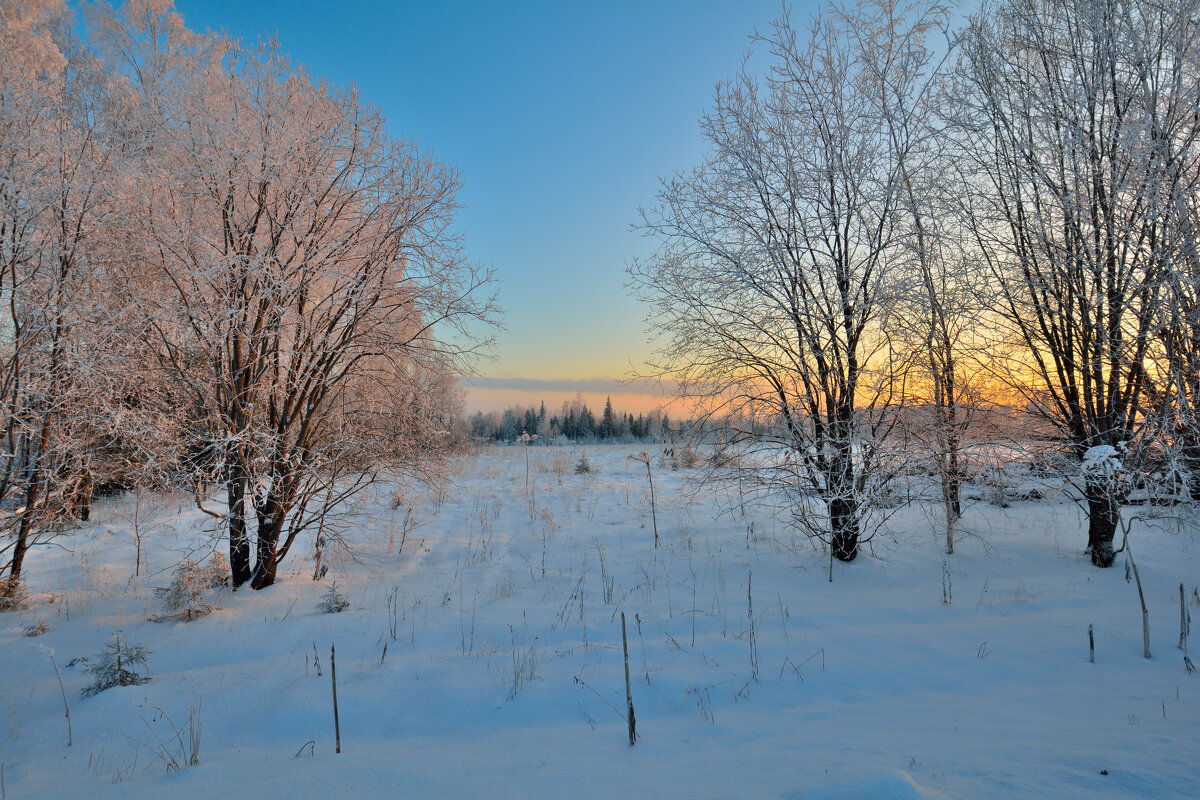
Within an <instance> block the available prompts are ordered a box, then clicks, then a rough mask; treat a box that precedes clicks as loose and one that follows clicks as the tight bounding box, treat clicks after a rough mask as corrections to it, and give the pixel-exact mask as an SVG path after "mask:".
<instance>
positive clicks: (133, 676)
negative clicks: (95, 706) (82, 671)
mask: <svg viewBox="0 0 1200 800" xmlns="http://www.w3.org/2000/svg"><path fill="white" fill-rule="evenodd" d="M148 655H150V651H149V650H147V649H146V647H145V646H143V645H140V644H130V643H129V641H128V640H127V639H126V638H125V634H124V632H122V631H121V630H120V629H117V630H115V631H113V635H112V639H111V640H109V642H108V644H106V645H105V646H104V652H103V653H101V654H100V658H99V660H98V661H97V662H96V665H95V666H93V667H90V668H89V670H88V671H89V672H91V673H92V674H93V675H95V676H96V677H95V680H93V681H92V684H91V686H88V687H87V688H85V689H84V690H83V696H84V697H89V696H91V695H94V694H99V693H100V692H103V691H104V690H106V689H111V688H113V687H114V686H140V685H141V684H143V683H148V682H149V681H150V676H149V675H143V674H142V670H143V669H145V668H146V656H148Z"/></svg>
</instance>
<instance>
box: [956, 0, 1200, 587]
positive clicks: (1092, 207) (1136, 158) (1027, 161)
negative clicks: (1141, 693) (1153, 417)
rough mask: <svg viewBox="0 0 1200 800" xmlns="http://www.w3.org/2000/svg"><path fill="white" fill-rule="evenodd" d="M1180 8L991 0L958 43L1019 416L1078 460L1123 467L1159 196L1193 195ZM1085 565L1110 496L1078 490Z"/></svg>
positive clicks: (1190, 50) (1113, 513)
mask: <svg viewBox="0 0 1200 800" xmlns="http://www.w3.org/2000/svg"><path fill="white" fill-rule="evenodd" d="M1197 34H1198V29H1197V21H1196V5H1195V3H1193V2H1190V0H1180V1H1179V2H1174V1H1173V0H1167V2H1158V1H1157V0H1154V1H1153V2H1151V1H1150V0H1146V1H1145V2H1125V1H1123V0H1100V1H1099V2H1097V1H1096V0H1086V1H1085V0H1008V1H1007V2H1002V3H999V4H997V5H996V6H989V7H988V8H986V9H984V10H982V11H981V12H979V13H978V14H977V15H976V16H975V17H974V18H973V19H972V22H971V24H970V26H969V28H968V29H967V31H966V33H965V35H964V37H963V48H964V49H963V59H962V64H961V67H962V68H961V70H960V75H961V79H962V87H963V92H962V94H961V95H960V97H959V98H958V99H959V101H960V103H961V108H962V114H961V116H960V117H959V120H960V122H961V123H962V126H961V130H962V131H963V132H964V134H965V136H966V137H967V138H966V145H967V146H966V147H965V148H964V153H968V154H972V155H973V156H974V167H975V174H974V180H975V181H976V183H975V187H976V190H977V191H976V192H975V193H974V195H973V200H972V203H973V207H972V212H973V215H972V219H973V226H974V234H975V236H976V237H977V240H978V242H979V245H980V249H981V251H982V253H983V254H984V256H985V257H986V258H987V259H988V263H989V266H990V270H991V272H992V274H993V276H994V278H995V281H996V282H997V285H998V288H999V291H1000V292H1001V295H1002V298H1003V315H1004V317H1005V319H1006V321H1007V324H1008V325H1009V326H1010V327H1011V331H1012V333H1013V334H1014V337H1015V338H1016V339H1017V340H1018V341H1020V342H1021V343H1023V344H1024V346H1025V353H1026V355H1025V357H1024V358H1023V359H1022V360H1021V364H1020V365H1019V366H1018V367H1016V369H1015V374H1018V375H1020V376H1022V377H1024V378H1026V380H1027V381H1028V382H1027V383H1025V385H1024V386H1023V387H1022V390H1023V391H1024V393H1025V396H1026V399H1027V400H1028V401H1029V403H1030V404H1031V407H1032V408H1033V409H1034V410H1035V411H1036V412H1037V413H1039V414H1041V415H1043V416H1045V417H1046V418H1048V419H1050V420H1052V421H1053V422H1054V423H1055V425H1056V426H1057V429H1058V430H1059V431H1060V433H1061V436H1062V439H1063V440H1064V441H1066V442H1067V443H1069V444H1070V446H1071V447H1072V448H1073V451H1074V452H1075V454H1076V456H1077V457H1078V458H1080V459H1082V457H1083V456H1084V454H1085V453H1086V452H1087V451H1088V450H1089V449H1090V448H1092V447H1097V446H1106V447H1111V448H1113V449H1114V450H1115V451H1118V452H1124V453H1126V454H1127V456H1126V457H1127V458H1130V459H1136V458H1137V455H1136V452H1137V451H1138V449H1139V444H1138V443H1139V442H1141V441H1144V439H1145V438H1146V437H1147V436H1148V435H1149V434H1150V433H1152V432H1153V426H1152V425H1149V424H1147V423H1148V422H1149V420H1150V417H1149V416H1148V415H1147V414H1146V413H1145V411H1146V405H1145V400H1146V394H1147V390H1148V388H1150V385H1149V381H1150V377H1149V375H1148V373H1147V364H1148V363H1149V361H1150V359H1152V358H1153V357H1154V356H1155V336H1154V334H1155V330H1156V320H1157V319H1158V309H1159V306H1160V304H1161V303H1163V302H1164V301H1165V300H1167V299H1168V296H1167V294H1166V292H1165V282H1166V278H1167V276H1168V275H1169V274H1171V272H1172V267H1171V263H1172V262H1171V259H1172V254H1171V248H1170V247H1168V246H1166V245H1167V243H1168V242H1171V241H1173V240H1176V238H1177V237H1176V236H1175V235H1174V234H1173V233H1172V228H1173V227H1174V226H1175V225H1176V222H1175V220H1173V219H1172V216H1173V215H1172V208H1173V205H1174V204H1173V198H1175V197H1177V196H1178V195H1179V194H1180V193H1181V192H1182V193H1183V194H1184V195H1186V196H1194V194H1195V185H1194V183H1192V182H1194V180H1195V175H1196V171H1195V167H1194V159H1195V143H1196V135H1197V132H1198V130H1200V128H1198V127H1197V124H1196V115H1195V109H1196V107H1197V100H1198V99H1200V94H1198V90H1200V71H1198V70H1197V69H1196V64H1197V62H1196V46H1197V41H1198V39H1197ZM1084 493H1085V496H1086V499H1087V503H1088V510H1089V529H1088V547H1089V550H1090V552H1091V558H1092V562H1093V563H1094V564H1096V565H1097V566H1101V567H1107V566H1110V565H1111V564H1112V563H1113V547H1112V541H1113V536H1114V533H1115V530H1116V525H1117V516H1118V511H1119V502H1120V497H1119V496H1114V495H1112V494H1110V493H1108V492H1106V491H1105V490H1104V487H1102V486H1099V485H1095V484H1092V483H1090V482H1089V483H1087V484H1086V485H1085V487H1084Z"/></svg>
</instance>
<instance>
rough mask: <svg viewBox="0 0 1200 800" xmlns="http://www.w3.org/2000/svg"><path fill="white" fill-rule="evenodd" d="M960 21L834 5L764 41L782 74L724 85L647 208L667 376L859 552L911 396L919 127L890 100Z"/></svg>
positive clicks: (641, 272)
mask: <svg viewBox="0 0 1200 800" xmlns="http://www.w3.org/2000/svg"><path fill="white" fill-rule="evenodd" d="M940 19H941V11H940V10H939V9H937V8H936V7H928V6H925V7H920V6H912V7H898V6H897V5H895V4H893V3H889V2H878V3H871V4H867V5H866V6H863V7H860V8H857V9H847V8H843V7H840V6H831V7H828V8H827V9H826V10H825V11H824V12H823V13H822V14H821V15H820V16H818V17H816V18H814V19H813V20H812V21H811V23H810V24H809V25H808V26H807V27H806V28H804V29H801V30H799V31H798V30H797V29H796V28H794V27H793V26H792V23H791V21H790V19H789V17H788V15H787V14H785V15H784V16H783V17H782V18H781V19H780V20H778V21H777V22H776V23H775V24H774V25H773V26H772V29H771V31H770V33H768V34H767V35H765V36H760V37H756V43H757V44H759V45H761V46H763V47H764V48H765V49H766V50H767V51H768V53H769V55H770V58H771V70H770V74H769V76H768V78H767V80H766V83H765V85H760V83H759V82H758V81H757V80H755V79H754V78H753V77H752V76H751V75H749V74H748V72H747V71H745V70H744V71H743V73H742V74H741V75H739V76H738V77H737V78H735V79H734V80H732V81H730V82H728V83H725V84H722V85H721V86H720V87H718V91H717V96H716V100H715V108H714V109H713V110H712V111H711V112H710V113H708V114H707V115H706V116H705V117H704V118H703V119H702V121H701V128H702V131H703V134H704V136H705V138H706V140H707V141H708V143H709V145H710V151H709V154H708V156H707V157H706V159H705V162H704V163H703V164H702V165H701V166H699V167H697V168H696V169H695V170H694V171H693V172H692V173H691V174H688V175H676V176H675V177H674V178H673V179H671V180H669V181H665V182H664V185H663V189H662V191H661V192H660V193H659V205H658V206H657V207H656V208H654V209H653V210H651V211H646V212H643V218H642V228H643V230H644V231H645V232H646V233H647V234H648V235H651V236H654V237H656V238H658V239H659V241H660V247H659V249H658V250H657V252H656V253H655V255H654V257H653V259H652V260H651V261H650V262H648V263H646V264H634V265H633V267H632V268H631V274H632V278H633V285H634V287H635V288H636V290H637V291H638V293H639V294H640V296H641V297H642V298H643V299H644V300H645V301H647V303H648V304H649V305H650V307H651V308H652V311H651V320H652V322H653V323H655V324H656V325H657V326H659V327H661V328H662V329H663V330H664V331H666V332H667V334H668V339H667V344H666V345H665V346H664V347H663V348H662V350H661V360H660V361H659V362H658V363H657V364H655V365H654V367H655V369H656V371H657V372H658V374H660V375H662V376H664V377H669V378H672V379H674V380H676V381H677V385H678V386H679V387H680V392H681V394H682V395H684V396H685V397H691V398H697V399H700V400H702V401H704V403H705V410H706V412H707V413H710V414H721V415H726V416H727V418H728V420H729V424H730V425H732V426H734V428H735V429H734V430H733V431H731V435H730V436H729V437H728V441H729V443H730V445H731V447H732V448H734V449H735V450H737V451H738V452H739V453H740V456H741V457H740V458H739V459H737V460H736V461H734V462H732V463H730V464H729V467H730V468H732V469H733V470H734V471H735V472H738V473H739V474H740V477H741V479H742V485H743V486H748V485H756V486H758V487H759V488H762V489H764V490H775V489H781V490H783V491H784V492H785V493H787V495H788V496H789V497H791V498H792V503H793V514H794V518H795V519H796V520H797V521H798V522H799V523H800V524H801V525H802V526H804V527H805V528H807V529H808V530H810V532H812V533H813V534H814V535H816V536H818V537H820V538H821V539H822V540H823V541H825V542H826V543H827V544H828V545H829V547H830V552H831V554H832V555H833V556H835V557H837V558H839V559H842V560H845V561H850V560H852V559H854V558H855V556H856V555H857V553H858V546H859V543H860V541H861V540H862V538H863V526H864V517H865V515H867V514H868V513H870V511H871V510H872V500H871V498H872V495H873V493H875V492H878V491H880V490H882V489H883V487H884V485H885V484H886V482H887V478H888V471H889V469H890V468H891V466H892V465H891V464H889V463H888V461H887V459H886V458H885V453H884V451H883V449H882V446H883V444H884V443H885V442H886V439H887V434H888V433H889V431H890V430H891V429H892V426H893V425H894V423H895V413H894V412H895V408H896V404H897V403H898V402H899V401H900V399H901V398H902V396H903V387H902V386H901V385H900V383H899V381H900V380H901V378H900V377H899V376H897V374H896V373H895V372H894V371H893V370H892V369H891V366H892V356H893V353H892V351H891V343H890V341H889V338H888V332H887V329H886V325H885V324H884V317H885V314H886V313H887V312H888V311H889V310H890V309H891V308H892V306H893V304H894V302H895V299H896V297H897V293H898V292H899V291H901V287H900V285H899V284H898V283H897V280H898V279H899V277H900V273H899V270H898V268H897V264H898V261H899V260H900V258H901V257H902V255H903V254H902V252H901V242H900V239H899V234H900V231H899V226H900V224H901V223H902V221H903V220H902V216H903V215H902V205H901V204H902V199H903V198H902V190H903V181H902V175H901V172H900V169H899V167H900V163H901V161H902V155H903V153H904V151H905V150H906V148H907V147H908V146H909V142H908V141H907V137H908V136H909V132H907V131H905V130H903V129H898V128H894V127H889V124H888V121H887V119H886V117H887V113H888V110H889V109H890V108H891V103H890V98H889V97H888V96H887V95H888V94H889V93H892V92H899V93H900V94H903V95H905V96H909V95H910V94H912V93H913V92H914V91H915V90H916V89H915V87H916V85H917V84H918V83H921V82H923V81H924V80H925V78H924V77H923V73H924V70H925V68H926V65H927V64H928V61H929V56H928V52H927V50H926V48H925V45H924V36H925V33H926V31H927V30H928V29H929V27H930V26H931V24H933V23H934V22H936V21H938V20H940ZM880 49H883V50H887V51H888V52H889V53H891V54H892V56H894V57H893V58H890V59H881V58H877V57H875V52H876V51H877V50H880ZM739 421H740V422H739ZM727 463H728V462H727ZM739 467H740V468H739ZM814 496H815V497H816V498H818V499H819V501H820V503H821V504H822V505H823V509H822V513H821V515H820V516H819V517H813V516H811V514H810V511H811V508H810V500H809V499H808V498H809V497H814Z"/></svg>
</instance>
